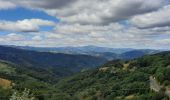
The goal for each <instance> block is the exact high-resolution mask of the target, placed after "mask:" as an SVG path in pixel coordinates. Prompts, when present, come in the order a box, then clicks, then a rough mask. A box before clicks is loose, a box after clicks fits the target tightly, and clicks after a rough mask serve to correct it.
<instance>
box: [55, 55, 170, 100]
mask: <svg viewBox="0 0 170 100" xmlns="http://www.w3.org/2000/svg"><path fill="white" fill-rule="evenodd" d="M169 65H170V52H163V53H159V54H155V55H151V56H144V57H141V58H138V59H135V60H131V61H121V60H116V61H110V62H108V63H106V64H104V65H103V66H102V67H101V68H99V69H96V70H91V71H87V72H83V73H80V74H77V75H74V76H72V77H69V78H67V79H63V80H62V81H60V82H59V83H58V84H57V85H56V87H57V88H58V89H59V90H61V91H62V92H64V93H67V95H69V96H71V97H74V99H75V98H76V99H78V100H99V99H101V100H103V99H104V100H113V99H114V100H162V99H164V100H169V99H168V97H167V96H166V95H165V90H164V89H161V90H160V91H158V92H156V91H155V92H153V91H152V90H151V89H150V87H152V86H150V77H151V76H154V77H155V79H156V80H157V81H158V82H159V83H160V85H162V86H163V88H167V87H168V86H170V76H169V75H170V69H169V67H168V66H169Z"/></svg>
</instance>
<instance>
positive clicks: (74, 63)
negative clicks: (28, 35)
mask: <svg viewBox="0 0 170 100" xmlns="http://www.w3.org/2000/svg"><path fill="white" fill-rule="evenodd" d="M0 59H1V60H7V61H10V62H13V63H15V64H19V65H23V66H27V67H42V68H55V69H56V68H57V69H62V70H68V71H73V72H76V71H80V70H81V69H84V68H95V67H97V66H99V65H101V64H103V63H105V62H106V61H107V60H106V59H104V58H101V57H94V56H89V55H72V54H62V53H48V52H37V51H30V50H23V49H17V48H12V47H4V46H0Z"/></svg>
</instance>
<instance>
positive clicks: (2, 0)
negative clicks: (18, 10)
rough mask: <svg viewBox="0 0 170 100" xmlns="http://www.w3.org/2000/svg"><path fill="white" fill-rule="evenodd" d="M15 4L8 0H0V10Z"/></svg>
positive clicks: (12, 6) (13, 6)
mask: <svg viewBox="0 0 170 100" xmlns="http://www.w3.org/2000/svg"><path fill="white" fill-rule="evenodd" d="M15 7H16V5H15V4H14V3H12V2H10V1H8V0H0V10H2V9H10V8H15Z"/></svg>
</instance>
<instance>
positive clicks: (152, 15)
mask: <svg viewBox="0 0 170 100" xmlns="http://www.w3.org/2000/svg"><path fill="white" fill-rule="evenodd" d="M0 44H1V45H19V46H36V47H61V46H62V47H63V46H85V45H95V46H103V47H112V48H139V49H143V48H147V49H170V0H0Z"/></svg>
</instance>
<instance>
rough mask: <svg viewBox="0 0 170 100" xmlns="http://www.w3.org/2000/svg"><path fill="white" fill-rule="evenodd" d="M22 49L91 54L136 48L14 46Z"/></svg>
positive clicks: (121, 51) (119, 52)
mask: <svg viewBox="0 0 170 100" xmlns="http://www.w3.org/2000/svg"><path fill="white" fill-rule="evenodd" d="M12 47H16V48H20V49H27V50H35V51H41V52H57V53H68V54H89V53H91V52H98V53H102V52H111V53H116V54H121V53H124V52H127V51H131V50H134V49H131V48H108V47H97V46H80V47H30V46H12Z"/></svg>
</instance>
